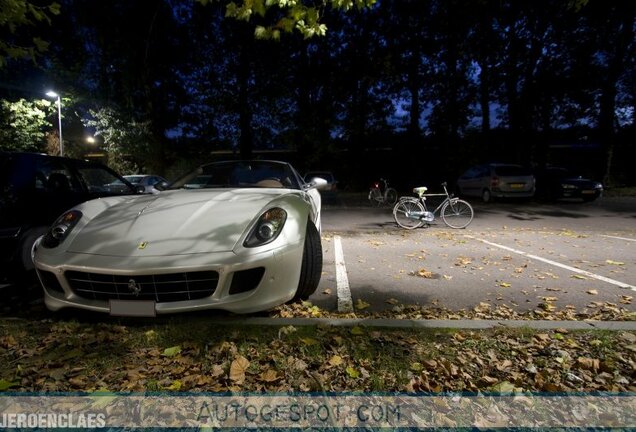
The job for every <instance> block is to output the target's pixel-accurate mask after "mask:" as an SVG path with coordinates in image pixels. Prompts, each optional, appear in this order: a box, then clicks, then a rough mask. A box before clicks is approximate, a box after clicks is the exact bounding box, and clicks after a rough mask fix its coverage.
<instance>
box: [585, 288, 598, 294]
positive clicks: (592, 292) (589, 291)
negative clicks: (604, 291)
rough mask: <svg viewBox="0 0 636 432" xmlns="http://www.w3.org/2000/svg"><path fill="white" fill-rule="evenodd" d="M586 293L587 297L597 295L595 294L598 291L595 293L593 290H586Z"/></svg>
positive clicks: (596, 292)
mask: <svg viewBox="0 0 636 432" xmlns="http://www.w3.org/2000/svg"><path fill="white" fill-rule="evenodd" d="M586 292H587V293H588V294H589V295H597V294H598V291H597V290H595V289H591V290H587V291H586Z"/></svg>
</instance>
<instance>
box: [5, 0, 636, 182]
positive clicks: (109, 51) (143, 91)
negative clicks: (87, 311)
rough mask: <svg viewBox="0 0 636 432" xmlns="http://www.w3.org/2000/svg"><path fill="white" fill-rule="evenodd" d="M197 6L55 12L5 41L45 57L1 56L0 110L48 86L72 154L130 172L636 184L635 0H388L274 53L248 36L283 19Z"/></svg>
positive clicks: (71, 5) (161, 3)
mask: <svg viewBox="0 0 636 432" xmlns="http://www.w3.org/2000/svg"><path fill="white" fill-rule="evenodd" d="M202 3H203V2H192V1H185V0H141V1H129V0H109V1H102V2H96V1H82V0H63V1H59V5H60V13H59V15H54V14H52V15H51V16H50V23H49V22H47V20H42V21H37V22H34V23H32V25H27V26H21V27H19V28H18V29H17V30H15V31H13V32H11V31H8V30H7V29H6V28H3V29H2V38H3V39H2V40H4V41H12V42H15V43H18V44H19V43H22V42H24V43H27V44H28V43H29V42H30V41H31V40H32V38H33V37H34V36H37V37H40V38H42V39H43V40H45V41H47V42H48V43H49V46H48V48H47V49H46V50H43V51H42V52H39V53H37V54H35V55H34V57H33V58H26V59H25V58H17V59H14V58H10V56H7V57H6V58H5V61H6V63H5V64H4V65H3V66H2V68H0V98H2V99H4V100H7V101H15V100H18V99H27V100H32V99H38V98H44V93H45V92H46V90H48V89H55V91H57V92H58V93H60V94H61V96H62V101H63V102H62V110H63V130H64V134H63V135H64V145H65V155H69V156H75V157H86V156H87V155H92V156H90V157H95V158H98V159H102V160H104V161H105V162H107V163H108V164H109V165H111V166H113V167H115V168H116V169H119V170H120V171H127V172H122V174H131V173H133V172H132V171H135V172H145V173H153V174H160V175H165V176H167V177H169V178H174V177H176V176H177V175H179V174H181V173H183V172H184V171H186V170H187V169H189V168H190V167H192V166H193V165H197V164H199V163H202V162H205V161H209V160H215V159H221V158H228V157H267V158H274V159H285V160H289V161H291V162H293V163H294V165H295V166H296V167H297V168H298V169H299V170H300V171H301V172H305V171H306V170H309V169H313V170H331V171H333V172H334V173H335V175H336V177H338V178H339V180H340V185H341V187H342V188H348V189H351V190H358V189H363V188H365V187H367V186H368V184H369V182H370V181H372V180H374V179H377V178H378V177H381V176H383V177H388V178H389V179H391V183H392V185H394V186H397V187H398V188H409V187H412V186H413V185H415V184H420V183H422V182H436V181H439V180H448V181H449V182H451V181H453V179H454V178H455V177H457V176H458V175H459V174H461V173H462V172H463V171H464V170H465V169H466V168H467V167H468V166H470V165H473V164H476V163H483V162H495V161H496V162H513V163H521V164H524V165H530V166H533V167H538V166H543V165H546V164H553V165H562V166H566V167H570V168H573V169H574V170H575V171H576V172H577V173H579V174H584V175H587V176H590V177H593V178H596V179H599V180H603V181H604V182H605V184H606V186H615V185H625V184H634V183H636V171H635V170H634V169H633V164H634V163H633V161H634V160H636V154H635V153H636V152H635V150H634V147H635V146H634V143H635V141H636V140H635V139H636V122H635V121H634V119H635V116H636V113H635V112H634V106H635V105H636V104H635V101H636V56H635V50H634V47H635V43H634V34H635V31H634V28H635V10H636V2H633V1H607V0H605V1H598V0H589V1H585V0H579V1H563V0H552V1H548V0H538V1H521V0H497V1H487V0H410V1H409V0H400V1H379V2H378V3H376V4H375V5H374V6H372V7H370V8H365V9H362V10H358V9H353V10H350V11H346V12H345V11H343V10H335V11H334V10H332V9H330V8H325V9H324V10H322V11H321V12H322V16H321V21H322V22H324V24H326V25H327V28H328V31H327V34H326V35H325V36H323V37H319V36H316V37H312V38H309V39H306V38H304V37H303V36H302V35H300V34H298V32H292V33H284V34H283V35H282V37H281V39H280V40H278V41H275V40H259V39H257V38H255V36H254V29H255V26H256V25H258V24H260V23H262V22H264V23H267V22H270V21H271V20H272V19H275V18H276V17H275V16H273V15H275V13H276V11H273V12H268V14H267V15H265V17H256V18H253V19H252V20H251V21H249V22H244V21H239V20H235V19H231V18H226V17H225V11H226V6H227V3H226V2H221V1H219V2H210V3H207V4H205V5H203V4H202ZM34 4H37V2H35V3H34ZM43 4H48V3H43ZM270 15H272V16H270ZM0 118H2V122H1V123H0V126H1V127H3V128H10V124H9V123H10V121H9V114H8V113H7V112H6V110H5V111H2V113H0ZM56 134H57V113H56V111H51V113H50V127H49V128H48V136H49V141H50V140H51V137H53V138H55V137H56ZM87 134H90V135H95V137H96V141H97V143H96V144H92V145H89V144H87V143H86V142H85V138H86V136H87ZM5 136H10V134H9V135H5ZM3 146H4V147H7V140H6V139H5V141H4V142H2V143H0V148H2V147H3ZM48 148H49V151H51V150H50V149H51V146H50V142H49V147H48ZM46 149H47V142H45V140H42V142H33V145H32V146H31V148H28V149H27V150H31V151H46Z"/></svg>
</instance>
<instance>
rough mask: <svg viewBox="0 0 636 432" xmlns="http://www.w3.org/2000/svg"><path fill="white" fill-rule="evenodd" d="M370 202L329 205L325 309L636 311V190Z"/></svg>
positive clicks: (11, 306)
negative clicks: (439, 207)
mask: <svg viewBox="0 0 636 432" xmlns="http://www.w3.org/2000/svg"><path fill="white" fill-rule="evenodd" d="M363 203H364V201H363V200H359V201H357V202H356V203H354V204H353V205H351V204H344V203H342V202H340V203H337V204H331V203H328V204H327V205H325V206H324V208H323V216H322V224H323V227H322V228H323V230H322V243H323V254H324V265H323V274H322V278H321V281H320V285H319V287H318V289H317V291H316V293H315V294H314V295H312V296H311V297H310V299H309V300H310V301H311V302H312V303H313V304H315V305H317V306H319V307H320V308H321V309H324V310H328V311H337V310H339V309H342V308H343V307H346V305H349V306H350V307H353V308H354V309H356V310H358V308H359V307H362V308H364V310H365V311H369V312H374V311H385V310H389V309H394V308H395V307H399V305H411V304H412V305H420V306H442V307H444V308H447V309H451V310H459V309H473V308H475V307H478V306H479V305H480V304H482V303H487V304H489V305H491V306H493V307H495V306H506V307H509V308H511V309H513V310H515V311H518V312H520V313H521V312H525V311H528V310H534V309H536V308H537V307H541V305H542V304H543V305H545V304H546V302H547V303H548V304H549V305H550V307H553V306H554V307H556V308H558V309H563V308H567V307H570V306H571V307H572V308H574V309H575V310H577V311H584V310H586V309H587V310H593V309H594V308H598V307H600V306H602V305H607V304H609V305H615V306H616V307H618V308H622V309H625V310H628V311H636V307H634V300H633V297H636V293H635V291H636V198H602V199H600V200H598V201H596V202H593V203H585V204H584V203H579V202H560V203H553V204H542V203H536V202H496V203H493V204H483V203H479V202H472V204H473V206H474V209H475V219H474V220H473V222H472V223H471V224H470V225H469V226H468V227H467V228H466V229H462V230H453V229H450V228H448V227H446V226H445V225H444V223H443V222H442V221H441V220H437V221H435V222H434V223H432V224H431V225H430V226H429V227H427V228H424V227H422V228H418V229H415V230H412V231H408V230H403V229H401V228H399V227H398V226H397V225H396V224H395V222H394V221H393V217H392V213H391V209H389V208H375V207H369V206H365V205H363ZM336 251H338V253H339V255H338V259H336ZM2 294H3V299H4V300H6V301H0V314H2V315H9V316H10V315H14V314H23V313H28V314H33V313H35V315H34V316H44V315H46V314H47V313H46V311H44V307H43V305H42V304H41V292H40V288H39V287H38V286H37V285H35V284H34V285H33V286H31V287H23V286H19V287H16V286H9V287H5V288H3V289H2ZM77 313H78V311H72V312H71V314H77Z"/></svg>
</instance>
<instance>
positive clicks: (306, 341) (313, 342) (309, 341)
mask: <svg viewBox="0 0 636 432" xmlns="http://www.w3.org/2000/svg"><path fill="white" fill-rule="evenodd" d="M300 340H301V342H302V343H304V344H305V345H307V346H312V345H318V341H317V340H316V339H314V338H310V337H306V338H300Z"/></svg>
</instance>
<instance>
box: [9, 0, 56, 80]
mask: <svg viewBox="0 0 636 432" xmlns="http://www.w3.org/2000/svg"><path fill="white" fill-rule="evenodd" d="M59 13H60V5H59V4H58V3H51V4H49V5H45V6H40V5H37V4H35V3H32V2H30V1H27V0H2V1H0V68H2V67H4V66H6V65H7V58H11V59H19V58H30V59H34V58H35V55H36V54H37V53H42V52H44V51H45V50H46V49H47V48H48V45H49V44H48V42H46V41H44V40H43V39H41V38H40V37H38V36H32V35H26V34H24V32H23V31H22V30H23V29H24V28H31V27H33V26H35V25H36V24H38V23H47V24H50V23H51V17H50V16H51V15H58V14H59Z"/></svg>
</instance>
